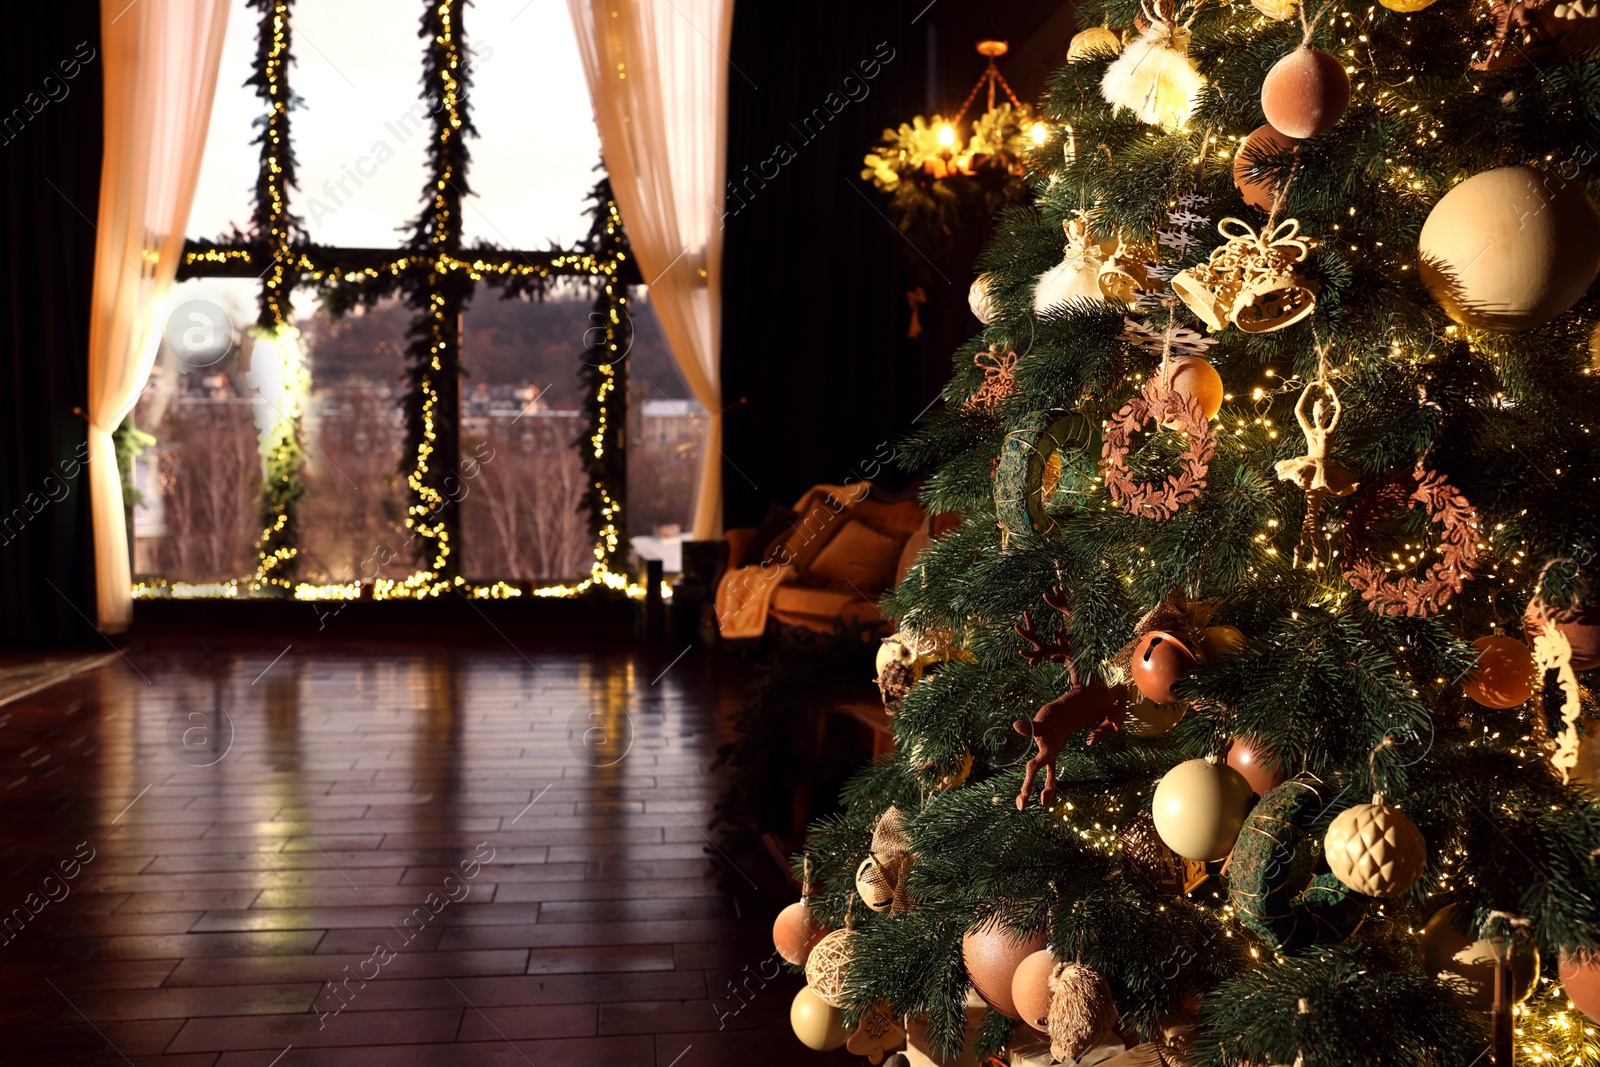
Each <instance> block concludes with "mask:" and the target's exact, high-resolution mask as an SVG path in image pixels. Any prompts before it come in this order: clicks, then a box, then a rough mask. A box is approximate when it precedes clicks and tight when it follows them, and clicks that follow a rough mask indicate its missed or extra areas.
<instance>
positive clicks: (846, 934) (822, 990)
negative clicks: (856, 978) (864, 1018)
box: [806, 930, 855, 1008]
mask: <svg viewBox="0 0 1600 1067" xmlns="http://www.w3.org/2000/svg"><path fill="white" fill-rule="evenodd" d="M854 936H855V931H854V930H835V931H834V932H833V933H831V934H828V935H827V936H826V937H824V938H823V939H822V940H821V941H818V942H817V943H816V945H814V946H813V947H812V949H811V955H810V957H808V958H807V959H806V985H808V986H810V987H811V989H812V991H813V992H814V993H816V994H817V996H819V997H821V998H822V999H823V1000H824V1001H825V1002H826V1003H828V1004H832V1005H833V1006H834V1007H836V1008H842V1007H844V976H845V972H847V971H848V970H849V969H850V939H851V938H852V937H854Z"/></svg>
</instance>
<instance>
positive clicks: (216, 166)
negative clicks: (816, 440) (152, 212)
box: [132, 0, 704, 597]
mask: <svg viewBox="0 0 1600 1067" xmlns="http://www.w3.org/2000/svg"><path fill="white" fill-rule="evenodd" d="M222 63H223V70H222V73H221V76H220V78H219V88H218V98H217V101H216V104H215V107H214V109H213V116H212V125H211V130H210V134H209V139H208V142H207V151H206V156H205V160H204V162H203V166H202V170H201V178H200V186H199V191H198V194H197V198H196V203H195V207H194V210H193V212H192V215H191V226H190V232H191V234H193V235H195V236H193V237H191V240H190V243H189V248H188V251H187V253H186V257H185V264H184V266H183V267H182V268H181V270H180V275H179V277H180V282H179V284H178V286H177V290H176V292H175V293H174V299H173V302H172V306H173V309H174V311H173V320H172V321H171V322H170V323H169V324H168V329H167V330H166V335H165V337H164V339H163V347H162V351H161V354H160V358H159V360H158V365H157V369H156V372H155V374H154V375H153V376H152V378H151V381H150V383H149V385H148V387H147V388H146V390H145V393H144V396H143V397H142V398H141V401H140V404H139V406H138V408H137V409H136V411H135V415H134V419H135V422H136V423H137V425H138V426H139V428H140V429H141V430H143V431H145V432H147V433H149V434H151V435H152V436H153V437H154V439H155V443H154V444H153V445H151V446H150V447H148V448H147V449H146V450H145V451H144V452H143V453H142V454H141V455H140V456H139V457H138V459H137V460H136V461H135V465H134V470H133V472H132V480H133V483H134V487H135V488H136V489H137V490H138V492H137V494H136V497H135V498H136V500H137V504H136V506H135V513H134V519H135V522H134V535H135V569H136V572H137V573H139V574H140V575H141V578H142V579H143V581H142V582H141V585H140V591H141V592H142V593H143V594H145V595H162V594H164V593H170V592H172V591H174V590H179V591H187V592H188V593H195V592H201V593H204V592H220V593H222V594H223V595H252V594H253V595H288V594H293V595H301V596H328V595H337V596H353V595H369V596H370V595H376V596H380V597H382V596H427V595H439V594H441V593H443V592H462V591H466V592H468V593H469V595H496V596H498V595H515V594H516V593H518V592H520V591H526V590H527V588H528V587H529V586H537V585H539V584H541V583H545V584H548V583H562V587H563V588H578V587H582V586H583V585H587V584H592V583H595V582H600V581H602V580H603V582H604V584H606V585H611V586H613V587H620V586H622V585H625V584H626V583H625V582H624V581H620V580H618V577H617V574H618V572H620V571H622V570H623V569H624V563H623V560H624V559H625V557H626V553H627V540H626V538H627V536H628V535H641V534H643V535H657V536H660V535H666V536H670V535H672V534H674V533H676V532H677V530H678V528H679V527H680V525H681V524H683V523H685V522H686V520H687V518H688V509H689V506H690V504H689V502H690V500H691V499H692V489H693V477H694V471H695V469H696V464H697V462H698V455H699V446H700V443H701V442H702V440H703V438H702V437H701V424H702V423H703V422H704V414H703V413H702V412H700V411H699V409H698V407H697V405H695V403H694V402H693V401H692V400H690V399H688V397H689V396H690V393H689V390H688V389H687V388H686V386H685V385H684V383H683V381H682V378H681V376H679V375H678V373H677V369H676V367H675V365H674V363H673V361H672V359H671V356H670V353H669V352H668V351H667V349H666V347H665V345H664V343H663V341H662V337H661V332H660V329H659V325H658V324H657V323H656V322H655V319H654V315H653V311H652V309H651V307H650V303H649V299H648V294H647V293H646V292H645V291H644V288H643V286H642V285H640V284H639V283H640V281H641V280H642V279H640V278H638V277H637V275H636V274H634V273H633V271H634V269H635V268H633V266H632V259H631V257H629V256H626V255H625V252H626V245H625V236H624V235H623V233H622V228H621V225H620V219H618V218H617V216H616V214H615V205H614V204H612V203H611V202H610V201H609V198H608V190H607V188H606V187H605V186H604V184H603V183H602V184H601V185H598V186H597V185H596V181H597V174H596V170H595V165H594V163H595V160H597V159H598V158H599V142H598V137H597V135H596V132H595V129H594V124H593V118H592V115H591V114H590V111H589V109H588V107H587V106H586V101H585V94H584V90H583V79H582V71H581V68H580V64H579V58H578V54H577V48H576V43H575V40H574V37H573V33H572V28H571V25H570V21H569V17H568V14H567V10H566V4H565V3H564V0H531V2H530V0H473V2H472V3H470V4H467V3H465V2H463V0H426V2H415V3H408V2H402V0H237V2H236V6H235V9H234V10H233V11H232V12H231V13H230V23H229V29H228V38H227V41H226V42H225V45H224V51H223V58H222ZM419 81H420V92H419ZM575 104H576V106H574V105H575ZM619 253H620V254H619ZM629 472H632V475H633V477H632V478H630V477H629ZM630 481H631V482H633V483H634V485H635V486H636V489H635V493H636V494H637V496H638V507H637V508H635V507H634V506H633V503H632V502H631V501H630V500H629V493H628V483H629V482H630ZM360 583H365V589H364V590H363V588H362V585H361V584H360Z"/></svg>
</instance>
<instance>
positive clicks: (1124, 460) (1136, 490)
mask: <svg viewBox="0 0 1600 1067" xmlns="http://www.w3.org/2000/svg"><path fill="white" fill-rule="evenodd" d="M1151 419H1154V420H1156V424H1157V425H1158V426H1160V425H1172V426H1173V427H1174V428H1175V429H1176V430H1177V431H1178V432H1179V433H1181V434H1183V435H1184V436H1185V437H1186V438H1188V441H1189V448H1188V451H1186V452H1185V453H1184V455H1183V459H1182V465H1181V467H1180V469H1179V470H1178V471H1177V473H1175V474H1169V475H1167V477H1166V478H1165V479H1164V480H1163V481H1161V482H1154V483H1147V482H1140V481H1138V480H1137V479H1136V478H1135V477H1134V474H1133V471H1132V470H1131V469H1129V467H1128V452H1129V449H1130V447H1131V445H1130V442H1131V440H1132V438H1133V435H1134V434H1135V433H1137V432H1138V431H1139V430H1141V429H1143V428H1144V425H1145V423H1147V422H1149V421H1150V420H1151ZM1216 452H1217V439H1216V435H1215V434H1213V433H1212V431H1211V424H1210V422H1209V421H1208V420H1207V419H1206V417H1205V411H1204V409H1203V408H1202V407H1201V405H1200V398H1199V397H1198V396H1194V395H1190V396H1184V395H1182V394H1180V393H1179V392H1178V391H1177V390H1176V389H1174V388H1172V386H1171V385H1163V384H1162V381H1161V377H1160V376H1157V377H1153V378H1151V379H1150V381H1149V382H1148V383H1147V384H1146V385H1145V387H1144V391H1143V392H1142V393H1141V394H1140V395H1138V396H1136V397H1134V398H1133V399H1132V400H1129V401H1128V402H1127V403H1126V404H1124V405H1123V406H1122V409H1121V410H1120V411H1118V412H1117V413H1116V414H1115V415H1113V416H1111V418H1110V420H1108V422H1107V423H1106V430H1105V437H1104V441H1103V443H1102V444H1101V447H1100V464H1101V473H1102V476H1103V477H1104V478H1105V483H1106V489H1108V490H1109V491H1110V493H1111V499H1112V500H1113V501H1115V502H1116V504H1117V506H1118V507H1120V508H1122V510H1123V511H1126V512H1128V513H1129V514H1131V515H1138V516H1141V517H1143V518H1147V519H1170V518H1171V517H1172V516H1173V515H1175V514H1177V512H1178V509H1179V508H1181V507H1182V506H1183V505H1185V504H1187V503H1190V502H1191V501H1194V500H1197V499H1198V498H1199V496H1200V491H1201V490H1202V489H1204V488H1205V486H1206V471H1207V470H1208V469H1209V468H1210V465H1211V460H1212V458H1213V457H1214V456H1215V455H1216Z"/></svg>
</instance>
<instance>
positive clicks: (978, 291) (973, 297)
mask: <svg viewBox="0 0 1600 1067" xmlns="http://www.w3.org/2000/svg"><path fill="white" fill-rule="evenodd" d="M967 306H968V307H969V308H971V309H972V317H973V318H975V319H977V320H978V321H979V322H981V323H983V324H984V325H985V326H988V325H989V324H990V323H992V322H994V320H995V319H997V318H999V317H1000V303H999V301H997V300H996V299H995V297H994V275H992V274H990V273H989V272H988V271H985V272H984V273H982V274H980V275H978V276H977V277H976V278H974V279H972V288H970V289H968V290H967Z"/></svg>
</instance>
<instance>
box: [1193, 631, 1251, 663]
mask: <svg viewBox="0 0 1600 1067" xmlns="http://www.w3.org/2000/svg"><path fill="white" fill-rule="evenodd" d="M1197 644H1198V645H1199V647H1198V648H1196V649H1195V651H1196V652H1198V653H1200V658H1201V659H1212V660H1215V659H1226V658H1227V657H1229V656H1237V655H1238V654H1239V653H1241V652H1243V651H1244V631H1242V630H1240V629H1239V628H1238V627H1237V626H1229V625H1227V624H1225V623H1219V624H1218V625H1216V626H1207V627H1206V628H1205V629H1204V630H1201V631H1200V637H1199V640H1198V641H1197Z"/></svg>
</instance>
